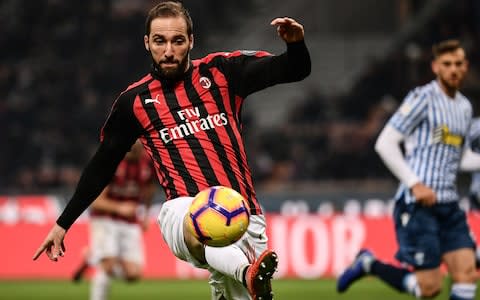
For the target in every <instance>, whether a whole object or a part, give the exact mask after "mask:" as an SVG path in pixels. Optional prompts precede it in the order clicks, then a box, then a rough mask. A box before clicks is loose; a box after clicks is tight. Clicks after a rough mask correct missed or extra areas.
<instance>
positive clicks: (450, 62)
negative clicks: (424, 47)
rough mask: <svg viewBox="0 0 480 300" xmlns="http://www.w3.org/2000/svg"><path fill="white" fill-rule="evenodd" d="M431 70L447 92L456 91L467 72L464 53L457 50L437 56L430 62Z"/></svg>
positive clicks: (461, 50)
mask: <svg viewBox="0 0 480 300" xmlns="http://www.w3.org/2000/svg"><path fill="white" fill-rule="evenodd" d="M432 70H433V73H435V75H437V78H438V80H440V83H441V84H442V85H443V86H444V87H445V88H446V89H447V90H458V89H459V88H460V85H461V84H462V81H463V79H464V78H465V74H466V73H467V70H468V61H467V59H466V58H465V51H464V50H463V49H457V50H455V51H452V52H447V53H444V54H442V55H440V56H438V57H437V58H436V59H435V60H433V62H432Z"/></svg>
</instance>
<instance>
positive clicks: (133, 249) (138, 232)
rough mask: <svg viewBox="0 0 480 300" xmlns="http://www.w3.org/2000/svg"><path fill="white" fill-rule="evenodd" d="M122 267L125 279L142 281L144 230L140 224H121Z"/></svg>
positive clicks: (120, 255)
mask: <svg viewBox="0 0 480 300" xmlns="http://www.w3.org/2000/svg"><path fill="white" fill-rule="evenodd" d="M121 227H122V229H121V231H122V234H121V239H120V241H119V243H120V253H119V258H120V266H121V269H122V273H123V277H122V278H123V279H125V280H127V281H129V282H133V281H136V280H138V279H140V277H141V275H142V271H143V265H144V256H145V255H144V250H143V236H142V229H141V227H140V226H139V225H138V224H129V223H123V224H121Z"/></svg>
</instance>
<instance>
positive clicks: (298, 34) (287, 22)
mask: <svg viewBox="0 0 480 300" xmlns="http://www.w3.org/2000/svg"><path fill="white" fill-rule="evenodd" d="M270 25H273V26H277V33H278V35H279V36H280V37H281V38H282V39H283V40H284V41H285V42H287V43H294V42H299V41H302V40H303V39H304V37H305V32H304V30H303V25H302V24H300V23H298V22H297V21H295V20H294V19H292V18H288V17H284V18H276V19H274V20H273V21H272V22H270Z"/></svg>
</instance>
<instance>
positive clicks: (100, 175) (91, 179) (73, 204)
mask: <svg viewBox="0 0 480 300" xmlns="http://www.w3.org/2000/svg"><path fill="white" fill-rule="evenodd" d="M133 96H135V95H133ZM124 98H126V99H124ZM121 99H124V100H122V101H120V100H121ZM133 99H135V97H132V95H131V94H129V93H128V92H126V93H123V94H122V95H121V96H120V97H119V98H118V99H117V101H116V102H115V104H114V106H113V107H112V111H111V113H110V115H109V117H108V119H107V122H106V123H105V125H104V127H103V129H102V136H103V139H102V142H101V143H100V146H99V147H98V149H97V152H96V153H95V154H94V155H93V157H92V159H91V160H90V162H89V163H88V164H87V167H86V168H85V169H84V171H83V173H82V176H81V177H80V181H79V182H78V185H77V188H76V190H75V193H74V194H73V196H72V198H71V199H70V201H69V202H68V203H67V206H66V207H65V209H64V210H63V212H62V214H61V215H60V217H59V218H58V219H57V222H56V224H55V225H54V226H53V228H52V229H51V230H50V232H49V233H48V235H47V237H46V238H45V240H44V241H43V243H42V244H41V245H40V247H39V248H38V249H37V251H36V252H35V254H34V255H33V259H34V260H36V259H37V258H38V257H39V256H40V255H41V254H42V253H43V252H44V251H45V252H46V254H47V256H48V257H49V258H50V260H53V261H57V260H58V257H59V256H63V252H64V251H65V247H64V245H63V239H64V237H65V234H66V231H67V230H68V229H69V228H70V226H71V225H72V224H73V222H75V220H76V219H77V218H78V217H79V216H80V215H81V214H82V213H83V211H85V210H86V209H87V207H88V206H89V205H90V204H91V203H92V202H93V201H94V200H95V199H96V198H97V197H98V195H99V194H100V193H101V192H102V191H103V189H104V188H105V187H106V186H107V184H108V183H109V181H110V180H111V178H112V176H113V174H114V173H115V170H116V168H117V166H118V164H119V163H120V161H121V160H122V159H123V157H124V156H125V153H127V151H129V150H130V147H131V146H132V145H133V143H134V142H135V140H136V139H137V137H138V136H139V134H140V133H139V132H140V129H139V126H138V123H135V122H137V121H136V119H135V117H134V114H133V111H132V101H133Z"/></svg>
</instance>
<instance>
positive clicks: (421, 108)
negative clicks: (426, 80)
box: [388, 90, 428, 135]
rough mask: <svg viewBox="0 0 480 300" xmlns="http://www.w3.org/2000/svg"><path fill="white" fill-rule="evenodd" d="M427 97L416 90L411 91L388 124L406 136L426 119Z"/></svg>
mask: <svg viewBox="0 0 480 300" xmlns="http://www.w3.org/2000/svg"><path fill="white" fill-rule="evenodd" d="M427 99H428V95H427V94H425V93H420V92H419V91H417V90H414V91H411V92H410V93H409V94H408V95H407V96H406V97H405V99H404V100H403V103H402V105H400V107H399V108H398V110H397V111H396V112H395V113H394V114H393V116H392V117H391V118H390V120H389V122H388V124H389V125H391V126H392V127H394V128H395V129H397V130H398V131H400V132H401V133H402V134H404V135H407V134H409V133H411V132H412V131H413V129H414V128H415V127H416V126H417V125H418V124H420V122H422V121H423V120H425V119H426V118H427V117H428V111H427V109H428V107H427V105H428V100H427Z"/></svg>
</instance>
